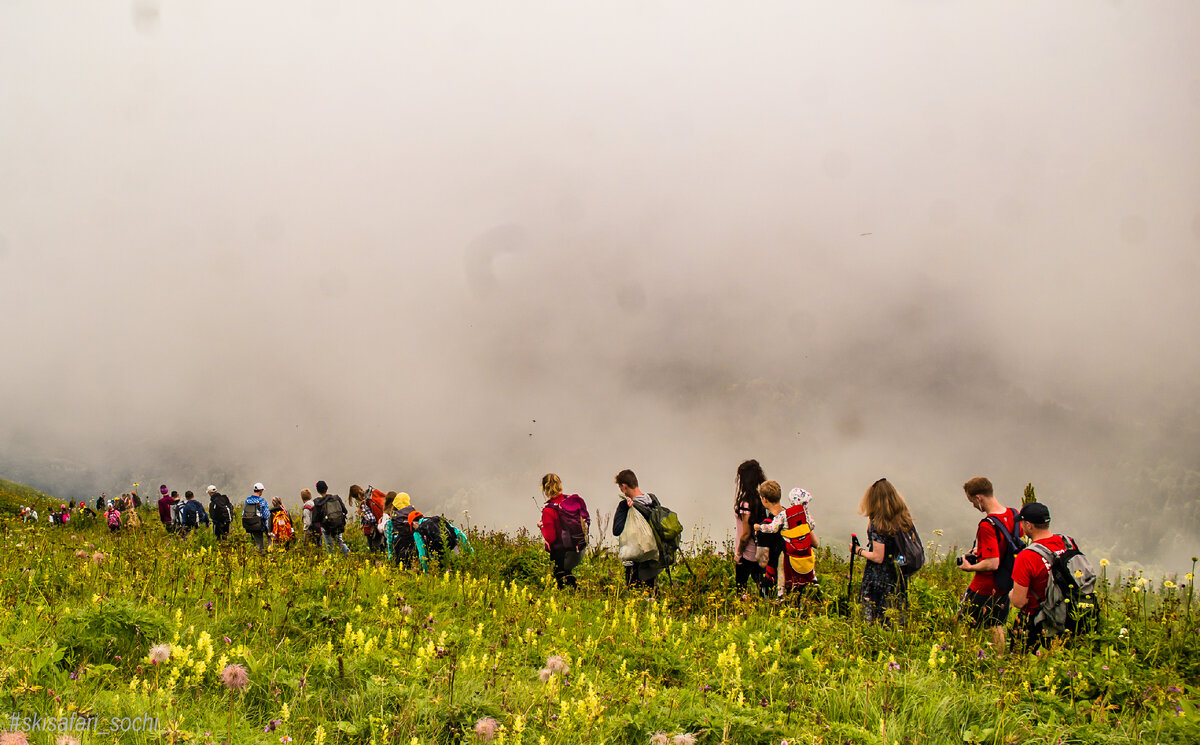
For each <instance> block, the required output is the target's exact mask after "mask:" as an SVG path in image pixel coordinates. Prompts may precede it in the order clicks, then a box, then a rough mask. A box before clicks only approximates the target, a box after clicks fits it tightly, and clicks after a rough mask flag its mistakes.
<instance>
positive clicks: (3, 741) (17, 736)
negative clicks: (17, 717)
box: [0, 732, 29, 745]
mask: <svg viewBox="0 0 1200 745" xmlns="http://www.w3.org/2000/svg"><path fill="white" fill-rule="evenodd" d="M0 745H29V740H28V739H26V738H25V733H24V732H0Z"/></svg>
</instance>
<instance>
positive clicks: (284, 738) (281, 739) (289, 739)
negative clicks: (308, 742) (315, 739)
mask: <svg viewBox="0 0 1200 745" xmlns="http://www.w3.org/2000/svg"><path fill="white" fill-rule="evenodd" d="M279 741H280V742H291V741H292V738H290V737H288V736H287V735H284V736H283V737H281V738H279Z"/></svg>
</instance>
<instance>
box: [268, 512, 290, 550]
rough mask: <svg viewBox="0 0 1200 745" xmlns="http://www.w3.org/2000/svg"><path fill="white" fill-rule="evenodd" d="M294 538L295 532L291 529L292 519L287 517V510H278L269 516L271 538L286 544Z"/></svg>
mask: <svg viewBox="0 0 1200 745" xmlns="http://www.w3.org/2000/svg"><path fill="white" fill-rule="evenodd" d="M295 536H296V531H295V529H294V528H293V527H292V518H291V517H289V516H288V513H287V510H278V511H277V512H275V514H273V515H271V538H273V539H274V540H276V541H278V542H280V543H287V542H288V541H290V540H292V538H294V537H295Z"/></svg>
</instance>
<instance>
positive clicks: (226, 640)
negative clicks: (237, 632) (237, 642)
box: [221, 636, 233, 644]
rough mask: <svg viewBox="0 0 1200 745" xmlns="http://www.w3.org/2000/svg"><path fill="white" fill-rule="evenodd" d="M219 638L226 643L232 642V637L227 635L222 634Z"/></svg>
mask: <svg viewBox="0 0 1200 745" xmlns="http://www.w3.org/2000/svg"><path fill="white" fill-rule="evenodd" d="M221 638H222V639H224V640H225V643H226V644H233V639H230V638H229V637H228V636H223V637H221Z"/></svg>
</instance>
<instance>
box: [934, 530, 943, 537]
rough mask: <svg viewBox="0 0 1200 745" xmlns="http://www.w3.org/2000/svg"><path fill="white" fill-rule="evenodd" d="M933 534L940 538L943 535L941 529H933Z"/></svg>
mask: <svg viewBox="0 0 1200 745" xmlns="http://www.w3.org/2000/svg"><path fill="white" fill-rule="evenodd" d="M933 534H934V535H936V536H937V537H938V538H941V537H942V531H940V530H935V531H933Z"/></svg>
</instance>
